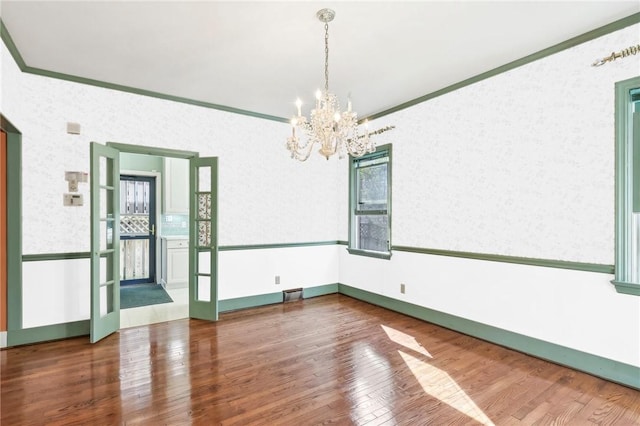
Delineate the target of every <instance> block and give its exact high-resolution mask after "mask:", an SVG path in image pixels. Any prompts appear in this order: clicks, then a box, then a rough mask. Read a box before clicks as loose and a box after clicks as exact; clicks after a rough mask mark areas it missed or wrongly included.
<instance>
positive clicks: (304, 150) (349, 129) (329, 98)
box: [287, 9, 394, 161]
mask: <svg viewBox="0 0 640 426" xmlns="http://www.w3.org/2000/svg"><path fill="white" fill-rule="evenodd" d="M316 16H317V17H318V19H319V20H320V21H321V22H324V91H321V90H319V89H318V91H317V92H316V107H315V109H313V110H311V114H310V120H309V121H307V118H306V117H305V116H303V115H302V110H301V107H302V101H301V100H300V99H298V100H296V107H297V115H296V116H294V117H293V118H292V119H291V127H292V130H291V136H290V137H289V138H287V149H288V150H289V151H290V152H291V158H295V159H296V160H300V161H305V160H307V159H308V158H309V156H310V155H311V150H312V149H313V146H314V145H316V144H318V145H320V149H319V150H318V152H319V153H320V154H321V155H323V156H324V157H325V158H326V159H327V160H328V159H329V157H330V156H332V155H334V154H335V153H338V158H343V157H344V156H345V155H346V154H349V155H351V156H352V157H361V156H363V155H364V154H366V153H368V152H375V150H376V145H375V142H374V141H373V140H372V139H371V136H373V135H378V134H380V133H384V132H386V131H388V130H391V129H393V128H394V126H386V127H383V128H380V129H378V130H374V131H371V132H370V131H369V130H368V124H367V121H366V120H365V122H364V127H365V131H364V133H362V134H361V133H359V132H358V124H359V123H358V114H357V113H356V112H355V111H353V110H352V109H351V99H348V100H347V110H346V111H344V112H340V105H339V104H338V101H337V98H336V95H334V94H333V93H331V92H329V22H331V21H332V20H333V18H334V17H335V16H336V14H335V12H334V11H333V10H331V9H321V10H319V11H318V12H317V13H316ZM296 129H299V130H300V131H299V132H298V133H304V134H305V136H306V141H304V142H301V140H300V138H299V137H298V135H297V134H296Z"/></svg>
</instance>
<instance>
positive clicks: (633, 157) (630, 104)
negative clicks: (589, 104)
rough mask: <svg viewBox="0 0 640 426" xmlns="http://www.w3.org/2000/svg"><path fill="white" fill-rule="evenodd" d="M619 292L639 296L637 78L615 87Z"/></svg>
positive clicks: (639, 85) (639, 120)
mask: <svg viewBox="0 0 640 426" xmlns="http://www.w3.org/2000/svg"><path fill="white" fill-rule="evenodd" d="M612 283H613V284H614V285H615V286H616V290H617V291H618V292H619V293H625V294H634V295H637V296H640V77H635V78H632V79H629V80H625V81H621V82H619V83H617V84H616V266H615V279H614V280H613V281H612Z"/></svg>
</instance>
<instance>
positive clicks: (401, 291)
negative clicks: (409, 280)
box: [400, 283, 405, 294]
mask: <svg viewBox="0 0 640 426" xmlns="http://www.w3.org/2000/svg"><path fill="white" fill-rule="evenodd" d="M404 291H405V287H404V283H401V284H400V293H402V294H404Z"/></svg>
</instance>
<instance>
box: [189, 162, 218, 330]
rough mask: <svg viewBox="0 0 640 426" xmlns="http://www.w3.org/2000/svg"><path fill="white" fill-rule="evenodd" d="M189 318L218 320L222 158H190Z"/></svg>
mask: <svg viewBox="0 0 640 426" xmlns="http://www.w3.org/2000/svg"><path fill="white" fill-rule="evenodd" d="M189 188H190V191H191V194H190V195H191V197H190V200H189V202H190V204H189V205H190V209H189V216H190V217H189V219H190V220H189V316H190V317H191V318H199V319H205V320H210V321H216V320H217V319H218V220H217V218H218V159H217V158H216V157H209V158H199V157H192V158H191V159H190V186H189Z"/></svg>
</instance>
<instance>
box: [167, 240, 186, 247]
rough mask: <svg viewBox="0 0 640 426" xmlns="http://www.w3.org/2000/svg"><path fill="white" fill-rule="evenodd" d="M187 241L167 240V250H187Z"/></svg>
mask: <svg viewBox="0 0 640 426" xmlns="http://www.w3.org/2000/svg"><path fill="white" fill-rule="evenodd" d="M188 247H189V240H167V249H174V248H188Z"/></svg>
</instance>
